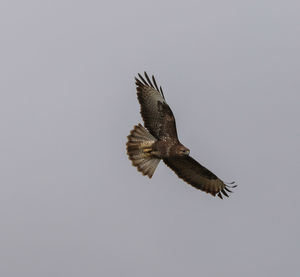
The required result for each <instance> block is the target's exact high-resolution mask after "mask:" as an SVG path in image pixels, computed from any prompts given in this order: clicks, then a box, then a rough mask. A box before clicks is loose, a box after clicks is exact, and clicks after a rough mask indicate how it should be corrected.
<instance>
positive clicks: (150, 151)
mask: <svg viewBox="0 0 300 277" xmlns="http://www.w3.org/2000/svg"><path fill="white" fill-rule="evenodd" d="M139 78H140V79H137V78H136V79H135V80H136V85H137V96H138V100H139V102H140V105H141V115H142V117H143V120H144V124H145V127H143V126H142V125H141V124H139V125H136V126H134V129H133V130H132V131H131V132H130V135H129V136H128V142H127V154H128V156H129V159H130V160H131V161H132V164H133V165H134V166H136V167H137V168H138V170H139V171H141V172H142V174H143V175H147V176H148V177H149V178H151V177H152V176H153V174H154V171H155V169H156V167H157V165H158V164H159V162H160V160H163V161H164V163H165V164H166V165H167V166H168V167H170V168H171V169H172V170H173V171H174V172H175V173H176V174H177V176H178V177H180V178H182V179H183V180H185V181H186V182H187V183H189V184H191V185H192V186H194V187H196V188H198V189H201V190H203V191H205V192H207V193H210V194H212V195H214V196H215V195H218V196H219V197H220V198H222V194H223V195H225V196H228V194H227V193H226V191H227V192H231V191H230V190H229V189H228V187H229V186H228V185H226V184H225V183H224V182H223V181H221V180H220V179H219V178H218V177H217V176H216V175H214V174H213V173H212V172H210V171H209V170H208V169H206V168H205V167H203V166H202V165H200V164H199V163H198V162H197V161H195V160H194V159H193V158H191V157H190V156H189V153H190V151H189V149H188V148H186V147H185V146H184V145H183V144H181V143H180V141H179V139H178V136H177V130H176V123H175V117H174V115H173V112H172V110H171V109H170V107H169V105H168V104H167V103H166V101H165V98H164V94H163V91H162V88H161V87H160V88H158V86H157V83H156V81H155V79H154V77H153V76H152V82H153V83H152V82H151V80H150V78H149V77H148V75H147V74H146V72H145V78H146V80H145V79H144V78H143V77H142V76H141V75H140V74H139Z"/></svg>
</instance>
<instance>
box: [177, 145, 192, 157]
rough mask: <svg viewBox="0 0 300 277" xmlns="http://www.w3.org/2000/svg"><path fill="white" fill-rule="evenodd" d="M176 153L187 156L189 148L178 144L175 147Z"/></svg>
mask: <svg viewBox="0 0 300 277" xmlns="http://www.w3.org/2000/svg"><path fill="white" fill-rule="evenodd" d="M176 150H177V151H176V152H177V155H179V156H188V155H189V154H190V150H189V149H188V148H186V147H185V146H184V145H182V144H181V145H178V147H177V149H176Z"/></svg>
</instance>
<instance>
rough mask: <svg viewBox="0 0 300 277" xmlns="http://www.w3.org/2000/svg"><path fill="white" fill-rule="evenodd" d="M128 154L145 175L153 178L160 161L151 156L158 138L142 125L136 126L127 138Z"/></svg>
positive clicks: (133, 163)
mask: <svg viewBox="0 0 300 277" xmlns="http://www.w3.org/2000/svg"><path fill="white" fill-rule="evenodd" d="M127 138H128V141H127V144H126V146H127V154H128V156H129V159H130V160H131V161H132V165H134V166H136V167H137V169H138V171H140V172H141V173H142V174H143V175H147V176H148V177H149V178H151V177H152V175H153V174H154V171H155V169H156V167H157V165H158V163H159V161H160V159H158V158H156V157H154V156H152V155H151V151H152V145H153V144H154V143H155V141H156V138H155V137H153V136H152V135H151V134H150V133H149V132H148V131H147V130H146V129H145V128H144V127H143V126H142V125H141V124H139V125H136V126H134V128H133V130H131V132H130V134H129V136H128V137H127Z"/></svg>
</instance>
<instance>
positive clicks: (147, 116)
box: [135, 72, 177, 139]
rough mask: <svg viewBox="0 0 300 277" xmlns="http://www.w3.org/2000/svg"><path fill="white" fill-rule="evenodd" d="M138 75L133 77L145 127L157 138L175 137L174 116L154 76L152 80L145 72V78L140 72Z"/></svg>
mask: <svg viewBox="0 0 300 277" xmlns="http://www.w3.org/2000/svg"><path fill="white" fill-rule="evenodd" d="M138 76H139V78H135V81H136V86H137V88H136V89H137V96H138V100H139V103H140V105H141V115H142V118H143V120H144V125H145V127H146V128H147V129H148V130H149V132H150V133H151V134H152V135H153V136H154V137H155V138H157V139H162V138H163V137H172V138H177V131H176V124H175V118H174V115H173V113H172V110H171V109H170V107H169V105H168V104H167V103H166V100H165V98H164V94H163V90H162V88H161V87H160V88H158V85H157V83H156V80H155V78H154V76H152V80H151V79H150V78H149V77H148V75H147V73H146V72H145V78H144V77H143V76H142V75H140V74H138Z"/></svg>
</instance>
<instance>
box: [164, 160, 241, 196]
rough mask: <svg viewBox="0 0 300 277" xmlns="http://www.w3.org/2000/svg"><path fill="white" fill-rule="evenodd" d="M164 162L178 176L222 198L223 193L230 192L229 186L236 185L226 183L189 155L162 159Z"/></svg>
mask: <svg viewBox="0 0 300 277" xmlns="http://www.w3.org/2000/svg"><path fill="white" fill-rule="evenodd" d="M164 162H165V164H166V165H167V166H168V167H170V168H171V169H172V170H173V171H174V172H175V173H176V174H177V176H178V177H179V178H182V179H183V180H184V181H186V182H187V183H189V184H190V185H192V186H193V187H195V188H197V189H200V190H203V191H205V192H207V193H210V194H212V195H213V196H215V195H218V196H219V197H220V198H222V199H223V195H225V196H227V197H228V194H227V192H232V191H231V190H230V189H229V188H233V187H236V186H228V185H226V184H225V183H224V182H223V181H222V180H220V179H219V178H218V177H217V176H216V175H215V174H213V173H212V172H210V171H209V170H208V169H206V168H205V167H203V166H202V165H201V164H199V163H198V162H197V161H196V160H194V159H193V158H192V157H190V156H177V157H171V158H167V159H164Z"/></svg>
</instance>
